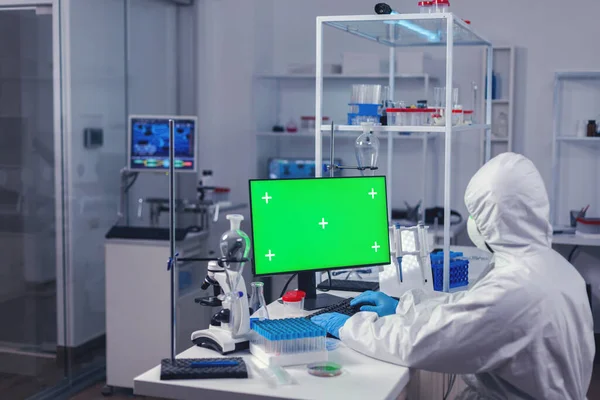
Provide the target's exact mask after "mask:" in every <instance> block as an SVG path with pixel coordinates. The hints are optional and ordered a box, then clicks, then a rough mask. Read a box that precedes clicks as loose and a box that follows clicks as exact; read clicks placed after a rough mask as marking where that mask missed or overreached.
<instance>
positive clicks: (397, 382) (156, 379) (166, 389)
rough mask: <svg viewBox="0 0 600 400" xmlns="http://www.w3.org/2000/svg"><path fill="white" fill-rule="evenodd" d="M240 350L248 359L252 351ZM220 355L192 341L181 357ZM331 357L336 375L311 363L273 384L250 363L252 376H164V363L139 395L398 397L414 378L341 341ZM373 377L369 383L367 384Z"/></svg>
mask: <svg viewBox="0 0 600 400" xmlns="http://www.w3.org/2000/svg"><path fill="white" fill-rule="evenodd" d="M235 356H237V357H242V358H244V359H245V360H248V359H249V358H250V357H252V356H251V355H250V353H249V352H248V351H246V352H243V353H236V354H235ZM206 357H220V355H217V353H216V352H214V351H212V350H209V349H204V348H201V347H196V346H194V347H192V348H190V349H188V350H186V351H184V352H183V353H181V354H179V355H178V356H177V358H206ZM329 360H330V361H333V362H336V363H338V364H340V365H342V367H343V373H342V375H340V376H337V377H333V378H320V377H316V376H312V375H309V374H308V372H306V366H304V365H302V366H294V367H286V368H285V369H286V371H288V372H289V373H290V375H291V376H292V378H293V379H294V380H295V382H294V384H292V385H286V386H279V387H275V388H273V387H271V386H269V385H268V383H267V382H266V381H265V380H264V379H263V378H261V377H260V375H259V374H258V373H257V372H256V371H255V370H254V368H253V367H252V364H251V363H246V365H247V367H248V369H249V379H199V380H180V381H161V380H160V366H158V367H155V368H153V369H151V370H150V371H148V372H146V373H144V374H142V375H140V376H138V377H137V378H135V380H134V392H135V394H136V395H144V396H153V397H161V398H166V399H182V400H187V399H194V400H196V399H203V398H206V399H211V400H218V399H227V400H230V399H231V400H233V399H338V398H339V399H344V400H353V399H356V400H359V399H360V400H362V399H396V398H398V396H399V395H400V394H401V393H402V390H403V389H404V387H405V386H406V385H407V384H408V381H409V370H408V368H404V367H400V366H397V365H393V364H388V363H385V362H382V361H377V360H375V359H372V358H369V357H366V356H363V355H361V354H359V353H357V352H355V351H353V350H350V349H348V348H346V347H345V346H344V345H343V344H342V343H340V347H339V348H337V349H336V350H333V351H331V352H330V353H329ZM366 383H368V384H366Z"/></svg>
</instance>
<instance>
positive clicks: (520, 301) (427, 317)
mask: <svg viewBox="0 0 600 400" xmlns="http://www.w3.org/2000/svg"><path fill="white" fill-rule="evenodd" d="M505 283H506V284H507V285H509V286H513V285H514V282H505ZM522 293H523V292H522V291H516V293H515V291H511V290H510V289H508V288H507V287H502V284H501V283H499V284H484V285H478V287H477V288H476V289H472V290H471V291H469V292H462V293H457V294H441V295H438V296H436V297H434V298H431V299H424V298H423V295H422V292H420V291H414V292H411V293H409V294H407V295H405V296H403V297H402V298H401V300H400V303H399V304H398V307H397V309H396V314H395V315H389V316H387V317H382V318H379V317H378V316H377V314H375V313H372V312H361V313H358V314H355V315H354V316H353V317H351V318H350V319H349V320H348V321H347V322H346V323H345V324H344V326H343V327H342V328H341V329H340V331H339V334H340V339H341V340H342V341H343V342H344V343H345V344H347V345H348V346H349V347H351V348H352V349H354V350H356V351H359V352H361V353H363V354H366V355H368V356H372V357H375V358H378V359H382V360H385V361H388V362H392V363H395V364H400V365H404V366H407V367H413V368H419V369H425V370H428V371H433V372H443V373H460V374H469V373H478V372H483V371H486V370H490V369H494V368H495V367H497V365H498V363H500V362H502V361H504V360H506V359H508V358H510V357H512V356H513V355H514V354H516V353H517V352H518V351H519V350H521V349H522V348H523V347H524V346H526V345H527V344H528V342H529V337H530V336H529V335H531V334H532V333H531V332H528V333H526V332H521V333H520V334H517V333H515V332H519V330H520V329H522V328H523V321H524V318H530V317H531V316H526V315H525V314H526V312H527V309H526V308H527V307H526V306H525V308H524V305H526V304H528V303H527V300H526V299H524V298H523V296H522ZM515 294H517V295H515Z"/></svg>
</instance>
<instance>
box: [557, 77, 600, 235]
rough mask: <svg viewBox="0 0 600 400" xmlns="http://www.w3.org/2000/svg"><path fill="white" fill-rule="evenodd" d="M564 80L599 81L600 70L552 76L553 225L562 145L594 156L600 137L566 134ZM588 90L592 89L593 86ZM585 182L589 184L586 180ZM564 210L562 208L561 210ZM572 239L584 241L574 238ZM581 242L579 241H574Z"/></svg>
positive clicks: (599, 154)
mask: <svg viewBox="0 0 600 400" xmlns="http://www.w3.org/2000/svg"><path fill="white" fill-rule="evenodd" d="M566 81H600V71H571V72H568V71H565V72H557V73H556V74H555V76H554V110H553V115H552V118H553V135H552V139H553V140H552V192H551V195H550V220H551V221H552V224H553V225H557V224H558V222H559V218H558V215H559V211H560V210H558V205H559V196H560V170H561V169H560V167H561V147H562V146H584V147H585V148H590V149H593V150H596V151H595V152H594V157H596V159H597V158H598V157H599V156H600V137H579V136H567V135H566V133H567V132H565V131H563V126H562V118H561V116H562V111H563V102H562V99H561V97H562V90H563V84H564V83H565V82H566ZM590 90H594V89H593V88H592V89H590ZM582 179H583V178H582ZM586 184H589V183H587V182H586ZM563 211H564V210H563ZM573 240H574V241H576V242H577V241H579V242H581V241H585V240H584V239H582V238H579V237H577V238H574V239H573ZM576 244H581V243H576Z"/></svg>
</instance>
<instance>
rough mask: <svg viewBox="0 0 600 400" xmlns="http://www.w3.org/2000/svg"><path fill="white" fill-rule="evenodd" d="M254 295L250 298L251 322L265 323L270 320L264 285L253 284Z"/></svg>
mask: <svg viewBox="0 0 600 400" xmlns="http://www.w3.org/2000/svg"><path fill="white" fill-rule="evenodd" d="M250 286H251V287H252V295H251V296H250V304H249V307H250V320H259V321H263V320H265V319H269V310H267V304H266V302H265V294H264V286H265V285H264V283H262V282H252V283H251V284H250Z"/></svg>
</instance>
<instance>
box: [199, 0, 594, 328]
mask: <svg viewBox="0 0 600 400" xmlns="http://www.w3.org/2000/svg"><path fill="white" fill-rule="evenodd" d="M391 5H392V6H397V7H398V8H399V9H400V10H401V11H411V10H412V11H416V10H417V6H416V2H415V4H411V5H408V4H404V3H403V4H399V3H398V2H396V3H394V2H391ZM231 10H236V12H235V13H233V12H231ZM452 10H453V12H455V13H456V14H457V15H459V16H461V17H463V18H465V19H470V20H471V21H472V24H473V27H474V29H475V30H477V31H478V32H480V33H481V34H482V35H484V36H485V37H487V38H489V39H490V40H491V41H492V42H493V43H495V44H498V45H514V46H518V47H519V51H518V54H517V57H518V61H517V82H516V83H517V84H516V98H517V102H516V105H517V110H516V121H515V141H514V149H515V151H517V152H522V153H524V154H525V155H527V156H528V157H530V158H531V159H532V160H533V162H534V163H535V164H536V166H537V167H538V169H539V170H540V172H541V174H542V176H543V177H544V180H545V182H546V185H547V187H548V188H550V179H551V165H550V163H551V159H550V157H549V154H550V151H551V140H552V84H553V76H554V72H555V71H557V70H564V69H598V67H597V66H598V65H599V64H600V53H598V52H597V51H593V49H595V48H596V47H597V46H596V36H597V35H596V34H595V32H596V31H597V24H596V17H595V15H597V12H593V11H600V4H598V3H597V2H594V1H591V0H584V1H583V2H581V3H578V4H577V6H574V5H573V4H571V3H569V2H564V1H559V0H551V1H549V2H545V3H544V4H543V6H542V5H541V4H538V3H532V2H529V3H523V2H522V1H517V0H507V1H503V2H496V3H493V2H482V1H477V0H463V1H461V2H455V3H453V5H452ZM581 10H588V11H589V12H581ZM198 11H199V14H198V17H199V24H200V26H201V30H200V31H199V33H198V48H199V65H198V68H199V73H200V81H199V82H198V95H199V108H198V110H199V111H198V114H199V116H200V119H201V121H202V122H201V126H202V127H203V129H202V136H201V143H202V148H203V153H202V155H203V157H202V161H201V163H202V164H204V165H207V166H210V167H211V168H213V169H215V170H216V171H217V174H218V175H219V177H222V179H223V181H224V183H226V184H228V185H231V186H232V188H233V190H234V197H236V198H239V199H244V200H245V199H247V194H246V192H247V182H246V180H247V179H248V178H250V177H252V176H254V175H255V174H256V162H255V160H256V154H257V152H256V142H255V140H254V137H253V135H252V134H251V133H249V131H250V132H251V131H253V130H255V129H257V128H259V126H257V124H256V121H263V122H262V128H263V129H264V126H265V125H266V126H267V127H268V126H269V124H270V122H269V123H267V124H265V123H264V120H265V118H267V119H268V118H273V117H272V113H271V114H269V113H267V112H265V110H269V107H273V100H272V98H273V95H274V92H273V89H272V88H270V89H269V88H266V89H265V88H264V86H262V84H259V83H257V82H253V79H252V77H253V75H254V74H255V73H261V72H265V71H267V72H268V71H275V72H281V71H282V70H284V69H285V67H286V65H287V64H288V63H292V62H310V61H312V60H314V58H315V56H314V54H315V51H314V48H315V47H314V46H315V17H316V16H318V15H336V14H371V13H372V3H366V2H364V1H362V0H343V1H342V0H329V1H319V0H304V1H301V2H298V1H291V0H281V1H273V0H253V1H249V0H206V1H204V2H201V4H199V7H198ZM325 32H326V40H325V51H324V56H325V60H326V61H337V60H338V57H339V54H340V52H341V51H342V50H348V49H352V50H359V51H364V50H366V49H368V50H369V51H371V49H372V48H373V47H372V44H370V43H368V42H366V41H362V40H360V39H359V38H356V37H353V36H350V35H343V34H341V33H339V32H334V31H333V30H332V29H328V28H326V30H325ZM461 51H462V50H461ZM457 54H459V55H460V54H462V53H457ZM478 59H480V57H478ZM459 62H461V61H460V59H458V60H457V67H456V68H455V72H456V74H459V72H458V71H459V70H458V63H459ZM463 62H466V63H467V64H471V68H472V71H473V72H471V73H469V74H468V75H467V76H463V77H462V78H461V79H466V80H467V81H469V80H471V79H474V78H472V77H473V76H475V75H476V74H480V73H481V72H480V71H481V65H480V64H478V63H480V62H481V61H480V60H479V61H471V58H470V56H469V57H467V56H464V58H463ZM465 67H468V65H465ZM465 69H466V68H465ZM458 77H459V76H458V75H457V79H458ZM308 85H310V86H312V83H310V82H309V83H308ZM253 88H258V89H260V92H259V93H260V95H259V97H258V98H257V97H256V96H255V94H253ZM300 96H301V95H299V97H300ZM304 97H305V98H306V103H304V102H303V103H301V104H298V105H293V106H289V105H285V106H286V107H293V109H292V108H290V111H288V112H289V113H290V114H291V113H294V114H296V115H300V114H301V113H305V112H306V113H309V112H311V110H312V108H311V103H308V100H309V96H306V95H304ZM232 102H233V103H234V105H235V107H229V105H231V104H232ZM324 108H325V109H327V105H325V106H324ZM311 114H312V113H311ZM283 122H285V121H283ZM463 140H464V141H463ZM463 140H461V144H464V145H461V146H460V148H459V147H456V150H457V151H456V152H455V153H454V161H455V166H456V165H458V166H457V167H455V168H457V170H454V171H453V172H454V177H456V178H457V183H456V186H454V187H453V188H452V189H453V190H452V191H453V196H452V207H453V208H457V209H459V210H462V211H463V212H464V206H463V205H462V193H463V192H464V189H465V187H466V184H467V183H468V180H469V177H470V175H472V174H473V173H474V172H475V170H476V168H477V163H476V162H475V161H473V160H471V157H472V155H473V152H475V151H478V146H476V145H475V143H473V142H471V138H465V139H463ZM469 143H470V145H469ZM305 146H306V150H307V151H310V143H308V144H307V145H305ZM410 151H412V149H409V151H408V153H410ZM403 154H404V153H403ZM440 160H442V158H441V157H440ZM459 160H460V163H459ZM410 169H411V162H410V159H408V162H405V161H404V160H399V161H398V164H397V170H398V171H400V172H399V173H396V176H397V177H398V179H399V180H402V188H403V192H404V193H399V194H400V196H396V198H397V199H401V196H402V195H404V196H406V198H407V199H409V200H411V198H410V197H409V196H410V193H408V192H411V190H412V188H414V187H415V186H416V187H418V182H414V181H413V182H411V181H410V180H405V179H408V176H407V175H406V176H405V175H403V174H402V172H401V171H405V170H410ZM395 172H396V171H395ZM399 175H400V176H399ZM594 177H595V178H596V180H597V176H595V175H594V176H592V177H591V178H590V179H594ZM440 189H441V188H440ZM440 193H441V191H440ZM400 204H401V203H400ZM396 205H397V204H396V202H394V206H396ZM590 253H592V254H591V256H590V257H591V258H590V257H588V258H586V257H581V258H580V259H579V260H581V263H582V264H583V263H585V264H586V265H585V266H584V265H582V266H581V268H580V269H581V271H582V273H583V274H584V276H585V277H586V278H588V279H590V280H591V281H592V283H593V285H594V288H593V290H594V291H595V299H594V301H595V302H596V303H597V301H598V299H597V298H596V296H597V293H600V279H598V278H596V277H595V276H592V272H591V271H590V269H589V267H588V266H589V265H590V264H592V263H598V259H599V258H600V252H595V253H594V252H593V251H592V252H590ZM575 264H576V265H577V264H578V262H576V263H575ZM596 305H597V306H598V305H600V304H596ZM596 318H600V314H598V315H596ZM599 322H600V319H599Z"/></svg>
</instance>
